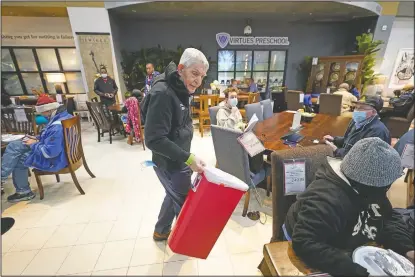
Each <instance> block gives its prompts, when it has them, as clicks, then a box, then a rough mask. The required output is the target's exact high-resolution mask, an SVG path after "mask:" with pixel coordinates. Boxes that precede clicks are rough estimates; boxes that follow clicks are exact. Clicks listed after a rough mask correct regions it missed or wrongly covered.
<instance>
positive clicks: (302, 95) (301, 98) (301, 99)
mask: <svg viewBox="0 0 415 277" xmlns="http://www.w3.org/2000/svg"><path fill="white" fill-rule="evenodd" d="M300 103H304V93H300Z"/></svg>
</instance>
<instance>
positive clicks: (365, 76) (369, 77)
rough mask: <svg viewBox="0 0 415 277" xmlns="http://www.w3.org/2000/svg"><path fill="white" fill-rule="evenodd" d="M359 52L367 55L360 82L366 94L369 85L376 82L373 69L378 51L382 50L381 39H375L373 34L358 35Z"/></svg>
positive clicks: (363, 92) (363, 63)
mask: <svg viewBox="0 0 415 277" xmlns="http://www.w3.org/2000/svg"><path fill="white" fill-rule="evenodd" d="M356 44H357V52H358V54H360V55H365V57H364V59H363V62H362V72H361V74H360V77H359V80H358V82H359V83H360V84H361V85H362V87H361V91H362V96H363V95H364V94H365V90H366V88H367V86H369V85H371V84H373V83H374V80H375V79H376V76H377V75H378V74H375V71H374V70H373V68H374V66H375V64H376V53H377V52H379V50H380V45H382V44H383V41H381V40H373V34H371V33H363V34H362V35H360V36H357V37H356Z"/></svg>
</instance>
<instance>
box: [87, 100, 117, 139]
mask: <svg viewBox="0 0 415 277" xmlns="http://www.w3.org/2000/svg"><path fill="white" fill-rule="evenodd" d="M86 105H87V107H88V110H89V113H90V114H91V116H92V120H93V121H94V123H95V127H96V128H97V132H98V142H101V137H103V136H104V133H109V135H110V144H112V136H113V135H114V134H115V133H114V130H115V129H116V127H117V126H115V124H114V123H113V121H112V120H111V118H110V114H109V111H108V109H107V107H106V106H104V105H103V104H102V103H100V102H86ZM104 109H105V110H104Z"/></svg>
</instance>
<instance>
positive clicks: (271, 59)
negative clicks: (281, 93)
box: [218, 50, 287, 92]
mask: <svg viewBox="0 0 415 277" xmlns="http://www.w3.org/2000/svg"><path fill="white" fill-rule="evenodd" d="M286 55H287V51H286V50H275V51H268V50H267V51H264V50H258V51H256V50H254V51H252V50H243V51H239V50H219V51H218V81H219V82H220V83H221V84H222V85H230V82H231V79H236V80H239V81H244V80H245V79H247V78H253V79H254V82H255V83H257V85H258V90H259V91H260V92H268V91H270V90H272V89H274V88H276V87H282V86H284V80H285V62H286Z"/></svg>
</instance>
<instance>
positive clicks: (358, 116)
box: [353, 111, 366, 123]
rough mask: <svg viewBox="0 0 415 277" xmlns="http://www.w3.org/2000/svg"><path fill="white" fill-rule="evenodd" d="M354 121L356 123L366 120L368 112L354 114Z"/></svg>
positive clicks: (355, 112)
mask: <svg viewBox="0 0 415 277" xmlns="http://www.w3.org/2000/svg"><path fill="white" fill-rule="evenodd" d="M353 120H354V122H356V123H359V122H362V121H364V120H366V112H363V111H354V112H353Z"/></svg>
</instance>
